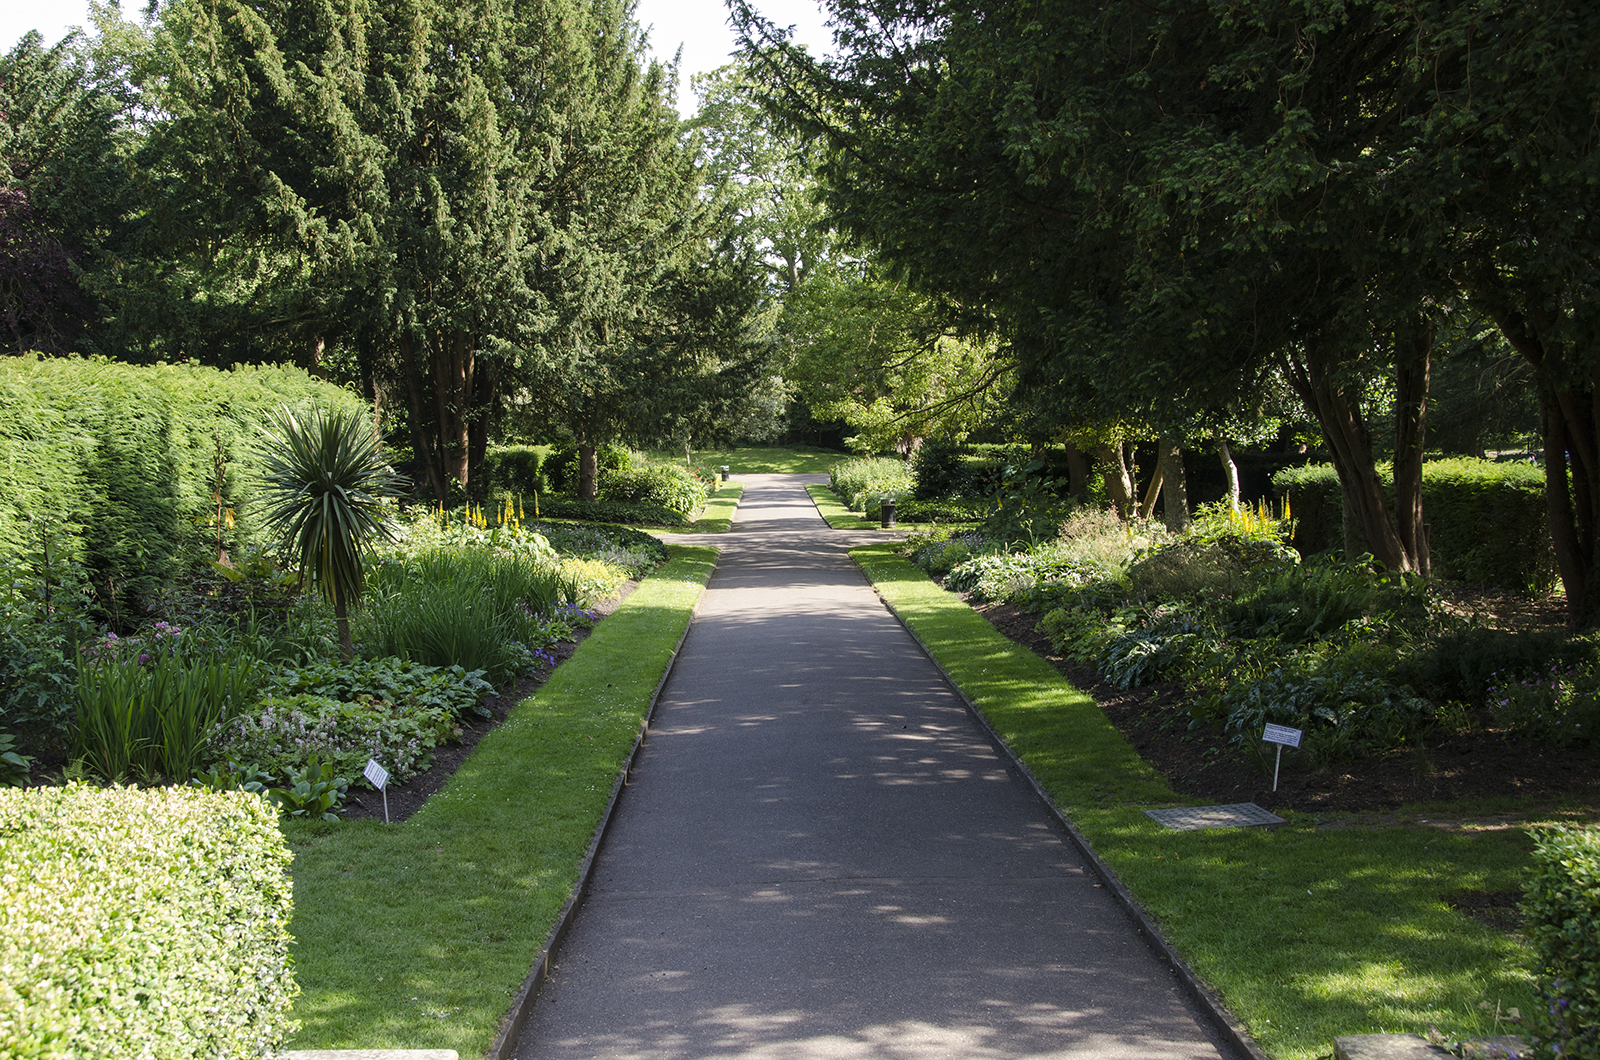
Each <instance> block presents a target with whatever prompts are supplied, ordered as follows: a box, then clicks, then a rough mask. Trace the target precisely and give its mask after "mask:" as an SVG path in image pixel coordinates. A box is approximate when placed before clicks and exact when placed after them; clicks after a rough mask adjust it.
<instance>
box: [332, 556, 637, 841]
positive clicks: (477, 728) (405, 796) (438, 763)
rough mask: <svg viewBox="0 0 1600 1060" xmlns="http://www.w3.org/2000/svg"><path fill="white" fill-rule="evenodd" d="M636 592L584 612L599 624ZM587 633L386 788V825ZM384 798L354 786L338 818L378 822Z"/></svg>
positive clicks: (405, 812)
mask: <svg viewBox="0 0 1600 1060" xmlns="http://www.w3.org/2000/svg"><path fill="white" fill-rule="evenodd" d="M638 587H639V583H638V582H628V583H627V584H626V585H624V586H623V587H622V592H621V593H620V594H618V595H617V596H615V597H613V598H612V599H610V600H607V601H605V602H604V603H601V604H596V605H595V606H594V607H591V608H590V609H589V610H590V612H591V613H593V614H594V616H595V621H596V622H597V623H598V622H599V621H600V620H601V619H602V618H604V617H605V616H606V615H609V614H611V613H612V612H613V611H615V610H616V609H617V608H618V607H619V606H621V604H622V601H623V600H626V599H627V598H628V594H629V593H632V592H633V590H635V589H637V588H638ZM592 632H593V630H592V629H577V630H574V631H573V639H572V640H568V641H562V642H561V643H560V644H557V645H555V646H554V647H552V648H550V649H549V651H550V654H551V655H553V656H555V660H556V661H555V664H554V665H553V666H551V667H550V668H549V669H548V670H541V671H539V672H538V673H535V674H529V675H526V676H524V677H522V678H519V679H518V680H517V681H515V682H514V683H512V684H510V685H507V686H506V687H505V688H503V689H501V690H500V692H499V694H498V695H494V696H490V697H489V698H487V699H485V700H483V701H482V704H481V705H482V706H483V707H485V708H486V709H487V710H488V711H489V712H490V716H489V717H487V718H475V719H474V720H473V721H472V723H471V724H468V725H463V726H462V732H461V741H460V742H459V743H453V744H447V745H446V746H444V747H440V748H438V749H437V750H435V751H434V752H433V765H432V766H430V767H429V768H428V770H427V772H425V773H418V774H417V775H416V776H414V777H412V778H411V779H409V780H407V781H406V782H405V783H404V784H391V785H389V791H388V796H389V820H390V821H391V822H395V821H403V820H405V819H406V818H407V817H410V816H411V815H412V814H414V813H416V812H417V811H418V810H420V809H422V807H423V804H424V803H426V802H427V801H428V797H429V796H431V795H433V794H434V793H435V792H437V791H439V790H440V789H442V788H443V787H444V786H445V784H446V783H447V782H448V781H449V780H450V778H451V777H452V776H453V775H454V774H455V771H456V770H457V769H459V768H460V766H461V763H462V762H465V761H466V760H467V756H468V755H470V754H471V753H472V749H473V748H474V747H476V746H478V741H479V740H481V739H483V738H484V737H485V736H487V735H489V733H491V732H493V731H494V730H495V729H497V728H499V727H500V725H501V723H503V722H504V721H505V720H506V718H507V717H508V716H509V715H510V713H511V708H512V707H515V706H516V705H517V704H518V703H521V702H522V701H523V700H525V699H527V698H528V696H530V695H531V694H532V693H533V692H534V690H535V689H537V688H538V687H539V686H540V685H542V684H544V683H545V682H546V681H548V680H549V679H550V675H551V674H552V673H554V672H555V667H556V666H560V665H561V664H562V663H564V662H566V661H567V660H568V659H569V658H571V657H572V653H573V652H575V651H577V650H578V645H579V644H581V643H583V641H584V639H585V638H587V637H588V636H589V634H590V633H592ZM383 799H384V797H383V794H382V793H380V792H376V791H373V790H372V789H371V788H369V787H367V785H366V782H365V781H357V782H356V784H355V785H354V786H352V787H351V789H350V794H349V795H348V796H347V797H346V798H345V803H344V809H342V810H340V811H339V815H340V816H341V817H343V818H344V819H345V820H347V821H359V820H361V819H362V818H365V817H375V818H377V819H378V820H380V821H381V820H383Z"/></svg>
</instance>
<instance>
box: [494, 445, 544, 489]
mask: <svg viewBox="0 0 1600 1060" xmlns="http://www.w3.org/2000/svg"><path fill="white" fill-rule="evenodd" d="M551 456H552V454H551V452H550V447H549V446H545V445H506V446H497V447H495V448H493V449H490V450H489V451H488V452H487V453H485V454H484V457H483V472H482V476H483V490H482V494H483V496H485V497H489V496H494V495H496V494H509V495H512V496H521V497H528V498H532V497H533V495H534V494H536V493H537V494H540V495H543V494H546V493H549V492H550V491H551V488H552V487H553V486H554V483H553V482H551V481H550V475H549V473H548V472H547V471H546V469H545V463H546V461H548V460H549V459H550V458H551Z"/></svg>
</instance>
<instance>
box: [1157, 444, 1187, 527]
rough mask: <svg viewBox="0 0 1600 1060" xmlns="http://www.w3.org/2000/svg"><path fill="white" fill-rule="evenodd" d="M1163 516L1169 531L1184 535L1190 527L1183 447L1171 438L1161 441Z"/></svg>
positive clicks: (1159, 449)
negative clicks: (1184, 531) (1185, 529)
mask: <svg viewBox="0 0 1600 1060" xmlns="http://www.w3.org/2000/svg"><path fill="white" fill-rule="evenodd" d="M1157 452H1158V453H1159V454H1160V457H1159V459H1160V462H1161V514H1162V518H1163V519H1164V520H1165V521H1166V524H1167V529H1168V530H1170V531H1172V532H1173V533H1175V534H1177V533H1182V532H1183V529H1184V528H1185V527H1186V526H1188V525H1189V480H1188V479H1187V478H1186V477H1185V475H1184V472H1183V447H1182V446H1180V445H1179V444H1178V443H1177V442H1175V441H1173V440H1172V439H1171V438H1163V439H1161V442H1160V445H1159V448H1158V449H1157Z"/></svg>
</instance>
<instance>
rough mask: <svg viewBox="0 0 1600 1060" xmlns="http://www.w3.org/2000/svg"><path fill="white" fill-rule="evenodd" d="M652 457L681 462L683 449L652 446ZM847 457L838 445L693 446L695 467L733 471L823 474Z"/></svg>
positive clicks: (737, 473) (766, 473)
mask: <svg viewBox="0 0 1600 1060" xmlns="http://www.w3.org/2000/svg"><path fill="white" fill-rule="evenodd" d="M645 455H647V456H649V457H650V459H652V460H661V461H671V462H676V463H682V462H683V450H682V449H679V450H678V451H676V452H673V451H671V450H667V449H651V450H648V451H647V452H646V454H645ZM848 459H850V454H849V453H841V452H839V451H838V450H837V449H819V448H817V447H816V446H810V445H791V446H778V445H774V446H764V445H749V446H741V447H740V448H737V449H696V450H695V451H694V466H695V467H706V466H707V465H709V466H711V467H720V466H722V465H723V464H727V465H728V470H729V472H730V473H732V474H735V475H826V474H827V473H828V471H829V470H830V469H831V468H832V467H833V465H834V464H837V463H838V462H839V461H841V460H848Z"/></svg>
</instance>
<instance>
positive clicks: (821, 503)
mask: <svg viewBox="0 0 1600 1060" xmlns="http://www.w3.org/2000/svg"><path fill="white" fill-rule="evenodd" d="M806 492H807V493H809V494H811V500H812V502H813V503H815V504H816V506H817V514H818V515H820V516H822V518H823V521H824V522H826V523H827V524H828V526H829V528H831V529H833V530H876V529H879V524H878V523H877V522H875V521H874V520H872V519H866V518H863V517H862V516H860V515H859V514H857V513H856V512H853V511H851V510H850V509H849V508H846V507H845V506H844V502H843V501H841V500H840V499H839V495H838V494H837V493H835V492H833V490H832V488H830V487H829V486H828V484H827V483H825V482H813V483H811V484H809V485H808V486H806Z"/></svg>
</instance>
